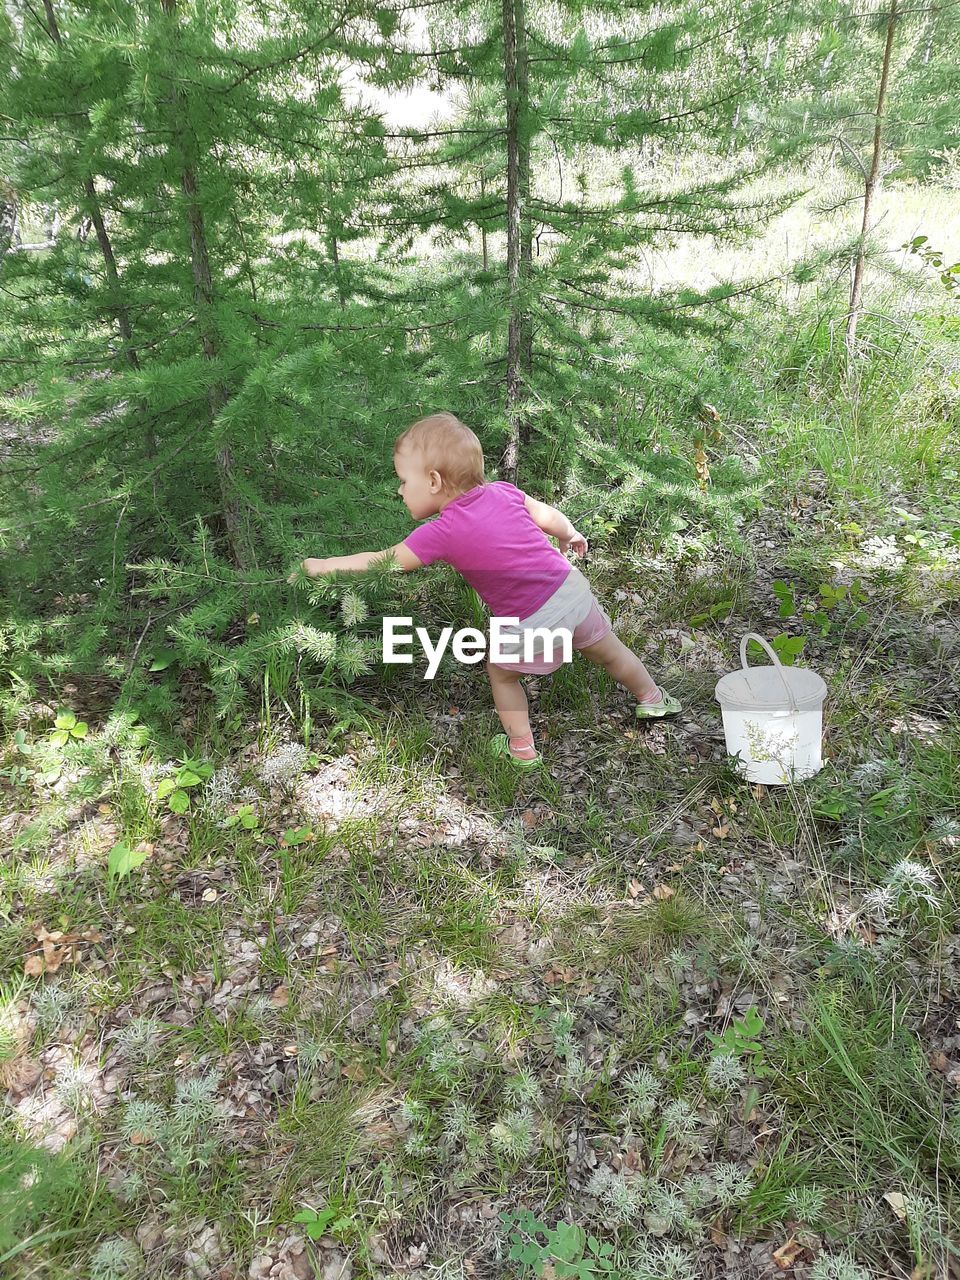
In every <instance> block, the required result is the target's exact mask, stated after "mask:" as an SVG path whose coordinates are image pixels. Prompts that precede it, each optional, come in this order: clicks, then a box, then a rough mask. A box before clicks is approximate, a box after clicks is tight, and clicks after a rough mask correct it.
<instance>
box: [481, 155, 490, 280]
mask: <svg viewBox="0 0 960 1280" xmlns="http://www.w3.org/2000/svg"><path fill="white" fill-rule="evenodd" d="M486 194H487V184H486V175H485V173H484V171H483V170H482V169H481V170H480V202H481V204H483V203H485V197H486ZM484 216H486V215H484ZM480 246H481V249H482V251H483V269H484V271H487V270H488V265H489V264H488V259H487V224H486V223H485V222H481V223H480Z"/></svg>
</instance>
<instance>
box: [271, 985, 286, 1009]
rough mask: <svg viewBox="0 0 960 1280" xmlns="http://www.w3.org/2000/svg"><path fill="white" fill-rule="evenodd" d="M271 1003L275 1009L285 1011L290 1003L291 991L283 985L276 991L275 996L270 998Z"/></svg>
mask: <svg viewBox="0 0 960 1280" xmlns="http://www.w3.org/2000/svg"><path fill="white" fill-rule="evenodd" d="M270 1003H271V1004H272V1005H273V1007H274V1008H275V1009H285V1008H286V1007H287V1005H288V1004H289V1003H290V991H289V989H288V988H287V987H285V986H284V985H283V983H281V984H280V986H279V987H276V988H275V989H274V992H273V995H272V996H271V997H270Z"/></svg>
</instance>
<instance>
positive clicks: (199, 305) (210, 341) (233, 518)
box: [160, 0, 257, 569]
mask: <svg viewBox="0 0 960 1280" xmlns="http://www.w3.org/2000/svg"><path fill="white" fill-rule="evenodd" d="M160 4H161V8H162V9H163V12H164V13H165V14H166V15H167V17H168V18H170V19H171V21H172V22H173V23H176V20H177V0H160ZM173 100H174V106H175V108H176V118H177V120H178V121H182V120H186V119H188V116H187V113H186V111H185V109H184V103H183V91H182V90H181V89H180V87H179V85H177V86H175V88H174V90H173ZM175 137H176V142H177V146H178V149H179V152H180V157H181V171H180V188H181V190H182V191H183V194H184V196H185V202H184V210H185V214H186V220H187V229H188V231H189V234H190V267H191V272H192V274H193V296H194V301H195V302H196V309H197V329H198V332H199V334H200V345H201V349H202V351H203V358H204V359H205V360H209V361H211V362H212V361H215V360H218V359H219V358H220V348H221V339H220V334H219V332H218V330H217V324H216V320H215V318H214V313H213V307H214V288H213V274H212V272H211V270H210V253H209V250H208V247H207V235H206V228H205V227H204V222H203V210H202V209H201V207H200V200H199V197H198V194H197V177H196V172H195V170H194V167H193V163H192V151H193V147H192V146H191V145H190V143H191V140H190V137H189V135H188V134H187V133H185V132H183V130H182V129H180V128H175ZM229 399H230V393H229V392H228V390H227V388H226V386H225V385H224V384H223V382H221V381H220V380H219V379H217V380H216V381H214V382H213V383H211V385H210V388H209V390H208V392H207V404H208V407H209V410H210V425H211V427H212V426H213V424H214V421H215V419H216V416H217V414H218V413H219V412H220V410H221V409H222V408H223V406H224V405H225V404H226V403H227V401H228V400H229ZM216 467H217V478H218V480H219V482H220V497H221V502H222V505H223V518H224V523H225V524H226V527H227V538H228V540H229V543H230V551H231V554H232V556H233V560H234V563H235V564H236V566H237V568H239V569H250V568H256V566H257V560H256V554H255V552H254V549H253V540H252V538H251V536H250V530H249V527H248V524H247V519H246V513H245V511H244V508H243V505H242V503H241V500H240V496H239V494H238V492H237V486H236V483H235V480H234V466H233V453H232V451H231V449H230V446H229V445H228V444H224V445H221V447H220V448H219V449H218V450H217V453H216Z"/></svg>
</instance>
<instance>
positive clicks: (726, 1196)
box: [710, 1161, 753, 1209]
mask: <svg viewBox="0 0 960 1280" xmlns="http://www.w3.org/2000/svg"><path fill="white" fill-rule="evenodd" d="M710 1180H711V1182H712V1183H713V1193H714V1195H715V1196H716V1198H717V1203H718V1204H719V1205H720V1207H721V1208H722V1209H729V1208H732V1206H733V1205H735V1204H740V1202H741V1201H742V1200H746V1198H747V1196H748V1195H749V1194H750V1192H751V1191H752V1190H753V1183H752V1182H751V1180H750V1175H749V1174H748V1173H747V1172H746V1170H744V1169H741V1168H740V1166H739V1165H736V1164H732V1163H730V1162H729V1161H724V1162H723V1163H721V1164H717V1165H714V1167H713V1169H712V1171H711V1174H710Z"/></svg>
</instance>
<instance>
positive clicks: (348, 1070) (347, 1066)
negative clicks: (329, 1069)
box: [340, 1062, 367, 1083]
mask: <svg viewBox="0 0 960 1280" xmlns="http://www.w3.org/2000/svg"><path fill="white" fill-rule="evenodd" d="M340 1074H341V1075H342V1076H346V1077H347V1079H348V1080H353V1081H355V1082H357V1083H362V1082H363V1081H364V1080H366V1078H367V1073H366V1071H364V1069H363V1066H362V1064H361V1063H359V1062H345V1063H344V1064H343V1066H342V1067H341V1068H340Z"/></svg>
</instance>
